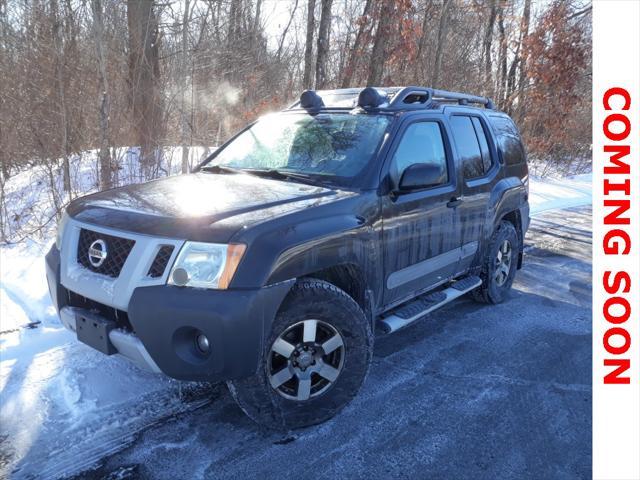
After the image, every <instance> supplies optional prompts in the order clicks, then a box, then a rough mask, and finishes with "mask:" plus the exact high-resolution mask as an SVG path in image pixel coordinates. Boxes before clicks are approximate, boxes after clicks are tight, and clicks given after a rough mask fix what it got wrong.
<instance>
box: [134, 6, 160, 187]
mask: <svg viewBox="0 0 640 480" xmlns="http://www.w3.org/2000/svg"><path fill="white" fill-rule="evenodd" d="M127 23H128V26H129V88H130V97H131V107H132V119H133V127H134V130H135V133H136V137H137V141H138V143H139V144H140V165H141V173H142V174H143V176H149V175H153V174H155V172H153V171H152V169H153V167H154V163H155V161H156V160H157V159H156V157H157V156H158V139H159V138H160V127H161V121H160V120H161V118H160V117H161V107H160V95H159V93H158V88H159V87H158V79H159V76H160V65H159V58H158V51H159V45H158V43H159V40H160V39H159V36H158V25H157V19H156V16H155V13H154V10H153V0H127Z"/></svg>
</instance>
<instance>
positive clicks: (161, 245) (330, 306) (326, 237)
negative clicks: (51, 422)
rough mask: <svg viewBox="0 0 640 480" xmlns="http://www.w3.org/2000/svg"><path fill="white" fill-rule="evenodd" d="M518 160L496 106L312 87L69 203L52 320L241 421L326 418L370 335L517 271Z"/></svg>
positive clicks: (498, 290)
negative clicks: (279, 107) (222, 137)
mask: <svg viewBox="0 0 640 480" xmlns="http://www.w3.org/2000/svg"><path fill="white" fill-rule="evenodd" d="M527 198H528V174H527V164H526V158H525V152H524V149H523V146H522V142H521V140H520V136H519V134H518V130H517V129H516V127H515V125H514V123H513V122H512V121H511V119H510V118H509V117H508V116H507V115H506V114H504V113H501V112H499V111H497V110H495V109H494V107H493V105H492V103H491V101H490V100H488V99H486V98H484V97H476V96H472V95H466V94H461V93H454V92H446V91H441V90H434V89H430V88H423V87H404V88H399V87H395V88H372V87H367V88H364V89H346V90H333V91H318V92H314V91H306V92H304V93H303V94H302V95H301V97H300V100H299V101H298V102H296V103H295V104H294V105H292V106H291V107H290V108H288V109H286V110H284V111H282V112H280V113H276V114H271V115H267V116H265V117H263V118H261V119H260V120H258V121H257V122H255V123H253V124H251V125H249V126H248V127H247V128H245V129H244V130H242V131H241V132H240V133H238V134H237V135H235V137H233V138H232V139H231V140H230V141H229V142H227V143H226V144H224V145H223V146H222V147H221V148H219V149H218V150H216V151H215V153H214V154H212V155H211V156H210V157H209V158H207V159H206V160H205V161H204V162H203V163H202V164H200V165H199V166H198V167H197V169H196V171H195V172H193V173H192V174H189V175H181V176H175V177H171V178H164V179H161V180H155V181H152V182H148V183H145V184H141V185H131V186H128V187H123V188H117V189H114V190H110V191H106V192H101V193H97V194H94V195H89V196H86V197H83V198H79V199H77V200H75V201H73V202H72V203H71V204H70V205H69V207H68V208H67V211H66V212H65V214H64V215H63V217H62V219H61V222H60V225H59V228H58V237H57V239H56V244H55V246H53V247H52V248H51V251H50V252H49V253H48V255H47V257H46V264H47V277H48V282H49V288H50V293H51V296H52V298H53V301H54V304H55V305H56V307H57V309H58V311H59V313H60V318H61V320H62V322H63V323H64V325H65V326H66V327H67V328H69V329H70V330H72V331H74V332H76V334H77V337H78V340H80V341H82V342H84V343H86V344H88V345H90V346H91V347H94V348H96V349H98V350H100V351H101V352H103V353H105V354H107V355H111V354H115V353H118V354H121V355H124V356H125V357H127V358H129V359H130V360H132V361H134V362H136V363H138V364H139V365H141V366H143V367H146V368H148V369H151V370H153V371H156V372H162V373H164V374H166V375H168V376H170V377H173V378H177V379H181V380H202V381H221V380H225V381H227V383H228V386H229V389H230V391H231V393H232V395H233V397H234V398H235V399H236V401H237V402H238V404H239V405H240V407H242V409H243V410H244V411H245V412H246V413H247V414H248V415H249V416H250V417H251V418H253V419H254V420H256V421H258V422H260V423H262V424H264V425H268V426H272V427H278V428H283V427H284V428H295V427H300V426H304V425H310V424H314V423H318V422H322V421H324V420H326V419H327V418H329V417H331V416H333V415H334V414H335V413H336V412H337V411H339V410H340V409H341V408H342V407H344V406H345V405H346V404H347V403H348V402H349V400H350V399H351V398H353V397H354V395H356V393H357V392H358V389H359V388H360V386H361V385H362V383H363V381H364V378H365V376H366V373H367V370H368V367H369V363H370V361H371V355H372V350H373V343H374V332H375V331H376V330H378V332H379V333H380V334H383V333H391V332H393V331H395V330H397V329H399V328H402V327H404V326H406V325H408V324H410V323H412V322H414V321H416V320H418V319H420V318H422V317H424V316H425V315H426V314H428V313H429V312H431V311H432V310H434V309H436V308H438V307H440V306H442V305H444V304H446V303H447V302H450V301H451V300H453V299H455V298H457V297H459V296H460V295H463V294H465V293H467V292H471V293H472V294H473V296H474V297H475V298H476V299H478V300H480V301H483V302H488V303H497V302H500V301H502V300H503V299H504V298H505V294H506V293H507V291H508V290H509V289H510V288H511V284H512V282H513V279H514V276H515V273H516V269H518V268H520V266H521V265H522V250H523V237H524V235H525V232H526V230H527V228H528V226H529V207H528V202H527Z"/></svg>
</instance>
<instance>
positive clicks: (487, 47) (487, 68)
mask: <svg viewBox="0 0 640 480" xmlns="http://www.w3.org/2000/svg"><path fill="white" fill-rule="evenodd" d="M497 13H498V8H497V5H496V0H489V20H488V22H487V28H486V29H485V32H484V41H483V42H482V56H483V58H484V83H485V85H486V87H488V86H489V85H490V84H491V44H492V43H493V26H494V25H495V23H496V15H497Z"/></svg>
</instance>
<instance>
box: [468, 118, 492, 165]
mask: <svg viewBox="0 0 640 480" xmlns="http://www.w3.org/2000/svg"><path fill="white" fill-rule="evenodd" d="M471 122H472V123H473V128H474V129H475V131H476V137H478V143H479V144H480V154H481V155H482V168H483V170H484V173H487V172H488V171H489V170H490V169H491V164H492V162H491V152H490V151H489V143H488V142H487V135H486V133H485V132H484V128H482V123H481V122H480V119H479V118H478V117H471Z"/></svg>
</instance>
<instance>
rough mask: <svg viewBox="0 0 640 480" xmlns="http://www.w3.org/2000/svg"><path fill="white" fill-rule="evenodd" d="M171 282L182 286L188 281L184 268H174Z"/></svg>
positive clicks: (187, 273) (187, 274)
mask: <svg viewBox="0 0 640 480" xmlns="http://www.w3.org/2000/svg"><path fill="white" fill-rule="evenodd" d="M172 280H173V283H175V284H176V285H177V286H179V287H184V286H185V285H186V284H187V283H189V272H187V271H186V270H185V269H184V268H176V269H175V270H174V271H173V275H172Z"/></svg>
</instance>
